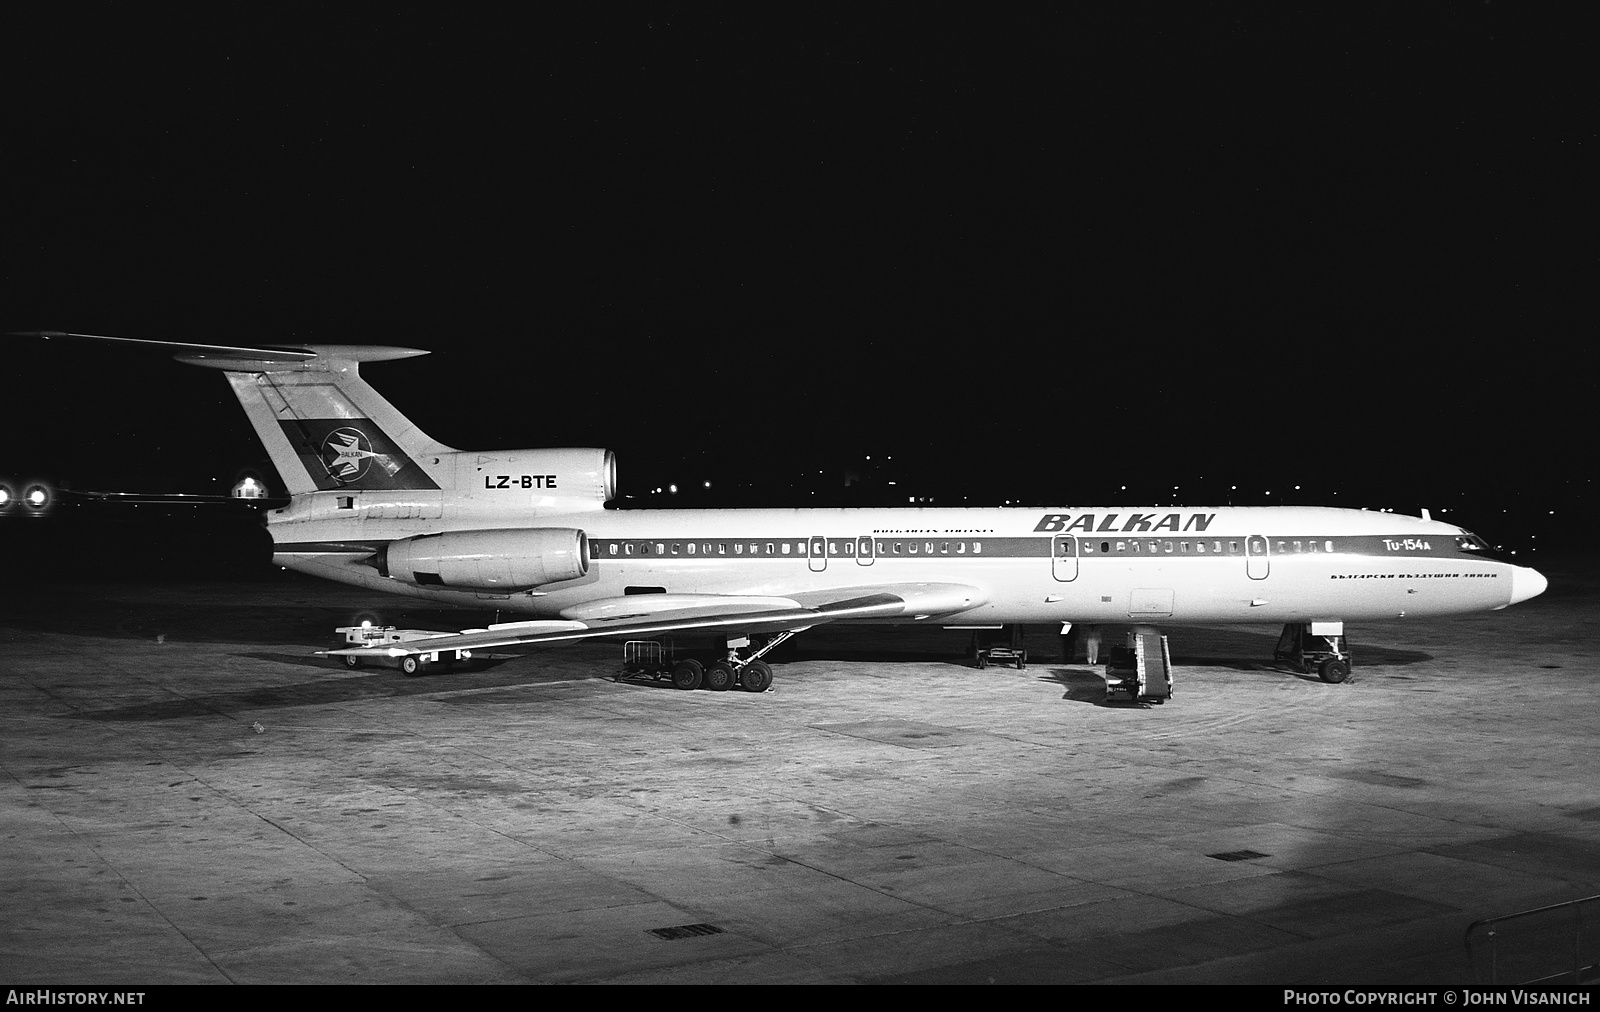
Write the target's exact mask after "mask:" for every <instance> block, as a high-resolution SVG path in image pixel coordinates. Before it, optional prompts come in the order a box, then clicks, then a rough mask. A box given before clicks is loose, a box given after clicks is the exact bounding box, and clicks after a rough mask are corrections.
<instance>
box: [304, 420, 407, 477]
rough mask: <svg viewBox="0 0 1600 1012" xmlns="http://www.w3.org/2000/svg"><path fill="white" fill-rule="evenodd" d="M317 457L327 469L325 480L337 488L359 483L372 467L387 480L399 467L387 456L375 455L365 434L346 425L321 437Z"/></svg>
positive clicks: (383, 454)
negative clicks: (334, 482) (335, 483)
mask: <svg viewBox="0 0 1600 1012" xmlns="http://www.w3.org/2000/svg"><path fill="white" fill-rule="evenodd" d="M321 453H322V466H323V467H325V468H327V469H328V477H330V478H332V479H333V480H334V481H336V482H338V483H339V484H341V485H348V484H350V483H352V482H358V481H360V480H361V479H362V478H364V477H366V474H367V472H368V471H369V470H370V469H371V468H372V466H373V465H374V464H376V465H377V466H378V467H380V468H381V469H383V471H384V472H385V473H386V474H388V475H389V476H391V477H392V476H393V475H394V474H395V472H397V471H399V470H400V467H401V465H400V463H399V462H397V461H395V460H394V459H393V458H391V457H390V456H389V455H388V454H385V453H377V452H375V451H374V450H373V449H372V440H371V439H368V438H367V434H366V433H365V432H362V431H361V430H360V429H358V428H355V427H354V426H350V425H345V426H341V427H339V428H337V429H334V430H333V431H332V432H329V433H328V434H327V435H326V436H324V437H323V439H322V447H321Z"/></svg>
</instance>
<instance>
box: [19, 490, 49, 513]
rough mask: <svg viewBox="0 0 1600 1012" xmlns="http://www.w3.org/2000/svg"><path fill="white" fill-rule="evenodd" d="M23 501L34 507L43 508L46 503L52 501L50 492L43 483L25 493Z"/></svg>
mask: <svg viewBox="0 0 1600 1012" xmlns="http://www.w3.org/2000/svg"><path fill="white" fill-rule="evenodd" d="M22 498H23V501H24V502H26V503H27V504H28V505H29V506H32V507H33V508H34V509H43V508H44V504H45V503H47V502H49V501H50V493H49V492H47V491H45V487H44V486H43V485H35V486H33V487H32V488H30V489H28V491H27V492H25V493H23V496H22Z"/></svg>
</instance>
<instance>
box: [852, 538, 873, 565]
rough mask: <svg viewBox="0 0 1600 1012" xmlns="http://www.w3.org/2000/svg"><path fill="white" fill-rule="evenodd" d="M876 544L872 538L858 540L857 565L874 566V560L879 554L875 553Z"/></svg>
mask: <svg viewBox="0 0 1600 1012" xmlns="http://www.w3.org/2000/svg"><path fill="white" fill-rule="evenodd" d="M875 544H876V543H875V542H874V541H873V540H872V539H871V538H856V565H858V566H870V565H872V560H873V559H875V558H877V553H876V552H875V551H873V547H874V545H875Z"/></svg>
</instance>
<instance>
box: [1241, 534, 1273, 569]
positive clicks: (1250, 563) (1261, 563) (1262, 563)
mask: <svg viewBox="0 0 1600 1012" xmlns="http://www.w3.org/2000/svg"><path fill="white" fill-rule="evenodd" d="M1244 571H1245V572H1246V573H1249V574H1250V579H1252V580H1265V579H1266V578H1267V574H1268V573H1269V572H1271V571H1272V557H1271V552H1270V551H1269V549H1268V547H1267V539H1266V538H1263V537H1261V536H1260V535H1259V534H1252V535H1250V536H1249V537H1248V538H1245V539H1244Z"/></svg>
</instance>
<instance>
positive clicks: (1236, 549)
mask: <svg viewBox="0 0 1600 1012" xmlns="http://www.w3.org/2000/svg"><path fill="white" fill-rule="evenodd" d="M1257 542H1258V543H1257V544H1255V545H1252V546H1251V551H1252V552H1254V553H1255V554H1257V555H1261V554H1265V550H1266V544H1265V541H1264V540H1262V539H1257ZM1078 544H1079V549H1078V550H1079V552H1080V553H1081V554H1083V555H1110V554H1113V553H1115V552H1123V553H1131V554H1135V555H1173V554H1177V555H1189V554H1191V553H1192V554H1194V555H1239V554H1241V552H1242V551H1243V549H1242V547H1241V543H1240V542H1238V541H1218V540H1212V541H1195V542H1192V543H1191V542H1188V541H1165V540H1156V539H1154V538H1146V539H1144V540H1138V539H1130V540H1127V541H1101V542H1093V541H1080V542H1079V543H1078ZM1272 544H1273V553H1274V554H1276V555H1291V554H1301V553H1305V552H1331V551H1333V542H1332V541H1311V540H1308V539H1301V540H1298V541H1296V540H1293V539H1287V538H1286V539H1283V540H1280V541H1274V542H1273V543H1272ZM1174 546H1176V550H1175V549H1174ZM1071 550H1072V549H1071V545H1070V543H1065V542H1063V543H1062V544H1061V547H1059V548H1058V549H1057V554H1059V555H1070V554H1071Z"/></svg>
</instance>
